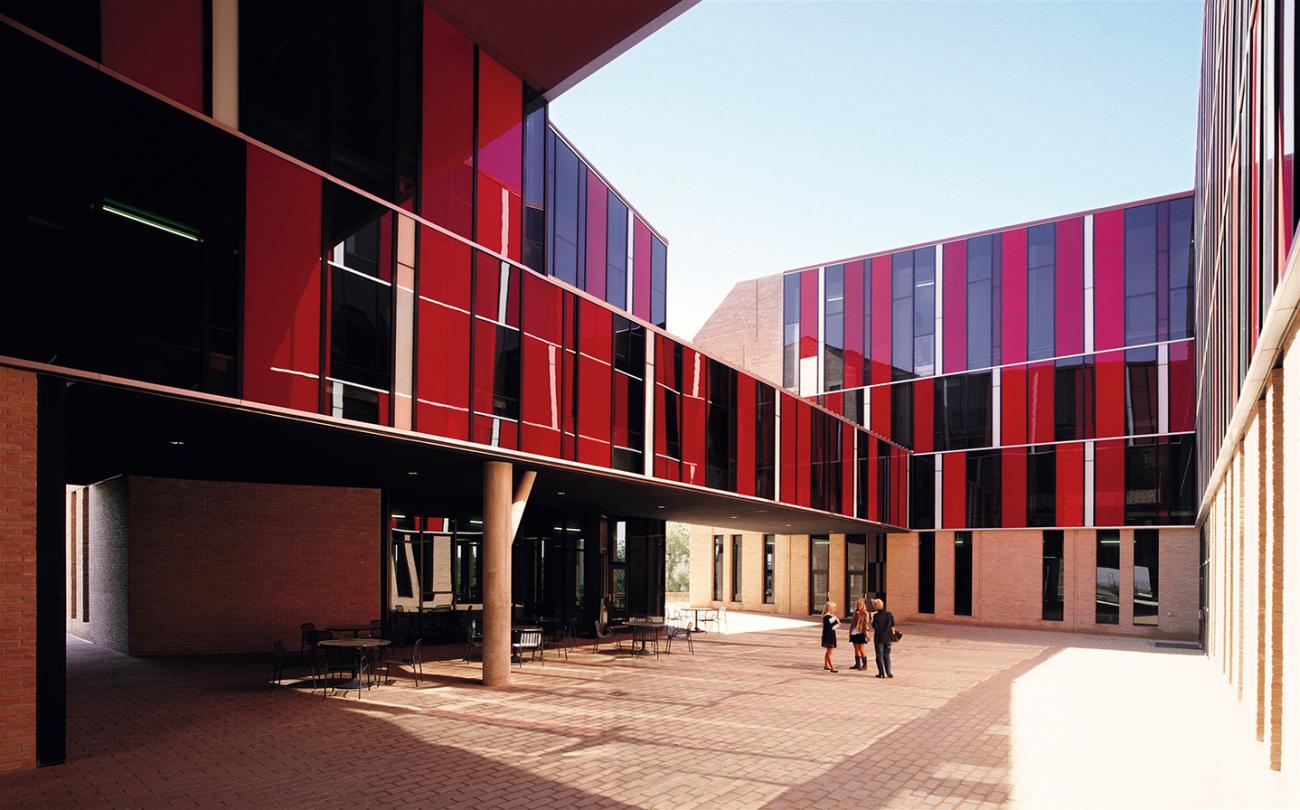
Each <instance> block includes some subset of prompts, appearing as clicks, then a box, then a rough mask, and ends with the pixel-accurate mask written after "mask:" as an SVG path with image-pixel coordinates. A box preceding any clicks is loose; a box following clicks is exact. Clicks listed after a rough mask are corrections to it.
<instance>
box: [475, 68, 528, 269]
mask: <svg viewBox="0 0 1300 810" xmlns="http://www.w3.org/2000/svg"><path fill="white" fill-rule="evenodd" d="M478 87H479V106H478V228H477V233H476V241H477V242H478V243H479V244H481V245H483V246H484V247H487V248H491V249H492V250H495V251H497V252H498V253H501V254H504V255H505V256H506V257H508V258H510V259H514V260H515V261H519V260H520V259H521V258H522V257H521V255H520V238H521V235H522V234H521V231H522V229H523V186H524V164H523V148H524V112H523V110H524V85H523V82H521V81H520V80H519V79H518V78H517V77H516V76H514V75H513V74H512V73H511V72H510V71H508V70H506V69H505V68H504V67H502V66H501V64H500V63H499V62H497V61H496V60H495V59H493V58H492V57H491V56H489V55H488V54H487V53H486V52H485V51H482V50H480V51H479V60H478Z"/></svg>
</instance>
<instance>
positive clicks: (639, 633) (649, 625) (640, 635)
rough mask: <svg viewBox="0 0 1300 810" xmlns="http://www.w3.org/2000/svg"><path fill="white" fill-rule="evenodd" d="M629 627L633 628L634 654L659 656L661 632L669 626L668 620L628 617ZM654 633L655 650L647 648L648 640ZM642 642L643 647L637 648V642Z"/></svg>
mask: <svg viewBox="0 0 1300 810" xmlns="http://www.w3.org/2000/svg"><path fill="white" fill-rule="evenodd" d="M626 624H627V626H628V627H631V628H632V654H633V655H653V656H654V657H655V658H658V657H659V632H660V631H661V630H663V629H664V628H665V627H667V626H668V623H667V622H652V621H650V620H649V619H628V620H627V622H626ZM651 634H653V636H654V639H655V649H654V652H651V651H650V650H647V649H646V648H645V645H646V641H647V640H649V637H650V636H651ZM638 641H639V642H641V648H640V649H637V646H636V645H637V642H638Z"/></svg>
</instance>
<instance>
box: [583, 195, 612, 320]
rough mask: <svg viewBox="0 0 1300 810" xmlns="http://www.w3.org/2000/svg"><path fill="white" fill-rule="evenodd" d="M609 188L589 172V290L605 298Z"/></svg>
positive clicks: (600, 297)
mask: <svg viewBox="0 0 1300 810" xmlns="http://www.w3.org/2000/svg"><path fill="white" fill-rule="evenodd" d="M608 216H609V188H608V187H607V186H606V185H605V183H604V182H603V181H602V180H601V179H600V177H599V176H598V175H597V174H596V173H595V172H587V292H589V293H591V294H592V295H594V296H596V297H597V298H599V299H600V300H602V301H604V300H605V276H606V267H605V247H606V241H607V240H608V238H609V228H608V222H607V221H606V219H607V217H608Z"/></svg>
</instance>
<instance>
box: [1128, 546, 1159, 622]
mask: <svg viewBox="0 0 1300 810" xmlns="http://www.w3.org/2000/svg"><path fill="white" fill-rule="evenodd" d="M1133 623H1134V624H1142V625H1148V626H1150V627H1155V626H1156V625H1158V624H1160V531H1159V530H1158V529H1135V530H1134V531H1133Z"/></svg>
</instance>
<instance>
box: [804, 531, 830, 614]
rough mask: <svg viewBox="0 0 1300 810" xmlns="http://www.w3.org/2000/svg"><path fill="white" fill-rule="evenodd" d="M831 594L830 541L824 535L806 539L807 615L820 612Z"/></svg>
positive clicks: (815, 535)
mask: <svg viewBox="0 0 1300 810" xmlns="http://www.w3.org/2000/svg"><path fill="white" fill-rule="evenodd" d="M830 592H831V539H830V537H828V536H827V535H824V534H814V535H812V536H810V537H809V538H808V614H809V615H814V614H817V613H821V612H822V606H823V605H825V604H826V600H827V599H829V598H830Z"/></svg>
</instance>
